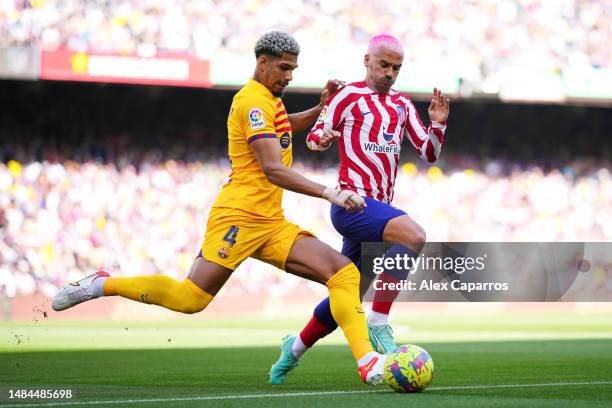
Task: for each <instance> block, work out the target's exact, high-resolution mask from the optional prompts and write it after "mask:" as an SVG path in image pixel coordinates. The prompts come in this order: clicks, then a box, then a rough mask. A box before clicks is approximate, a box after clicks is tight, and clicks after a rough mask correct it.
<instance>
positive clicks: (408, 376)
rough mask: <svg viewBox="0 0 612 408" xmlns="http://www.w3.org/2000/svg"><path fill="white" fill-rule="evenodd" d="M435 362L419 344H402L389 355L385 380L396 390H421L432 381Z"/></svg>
mask: <svg viewBox="0 0 612 408" xmlns="http://www.w3.org/2000/svg"><path fill="white" fill-rule="evenodd" d="M433 376H434V363H433V360H432V359H431V356H430V355H429V354H428V353H427V351H425V350H423V349H422V348H421V347H419V346H415V345H413V344H407V345H404V346H400V347H398V348H397V350H395V352H393V353H391V354H390V355H389V356H388V357H387V361H386V362H385V380H386V382H387V384H389V387H391V388H392V389H393V390H394V391H396V392H420V391H423V390H424V389H425V388H427V386H428V385H429V384H430V383H431V380H433Z"/></svg>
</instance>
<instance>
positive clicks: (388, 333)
mask: <svg viewBox="0 0 612 408" xmlns="http://www.w3.org/2000/svg"><path fill="white" fill-rule="evenodd" d="M368 334H369V335H370V343H372V347H373V348H374V350H375V351H378V352H379V353H381V354H390V353H393V352H394V351H395V350H396V349H397V346H396V345H395V339H394V338H393V329H392V328H391V326H389V325H388V324H385V325H383V326H370V325H368Z"/></svg>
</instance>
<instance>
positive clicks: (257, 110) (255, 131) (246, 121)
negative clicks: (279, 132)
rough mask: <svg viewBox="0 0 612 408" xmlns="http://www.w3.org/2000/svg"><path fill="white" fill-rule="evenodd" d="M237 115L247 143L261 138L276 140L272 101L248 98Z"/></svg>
mask: <svg viewBox="0 0 612 408" xmlns="http://www.w3.org/2000/svg"><path fill="white" fill-rule="evenodd" d="M237 113H238V115H239V118H240V123H241V125H242V129H243V131H244V134H245V136H246V139H247V142H248V143H251V142H253V141H255V140H257V139H262V138H274V139H275V138H276V129H275V128H274V103H273V101H270V100H266V99H265V98H257V97H250V98H247V99H245V100H244V101H243V102H242V103H241V106H240V107H239V112H237Z"/></svg>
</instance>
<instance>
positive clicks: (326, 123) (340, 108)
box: [306, 87, 350, 151]
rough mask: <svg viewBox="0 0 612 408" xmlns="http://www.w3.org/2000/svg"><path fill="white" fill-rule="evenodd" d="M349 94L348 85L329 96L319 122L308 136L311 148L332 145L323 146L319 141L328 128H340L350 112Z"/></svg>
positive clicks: (320, 149)
mask: <svg viewBox="0 0 612 408" xmlns="http://www.w3.org/2000/svg"><path fill="white" fill-rule="evenodd" d="M349 95H350V93H349V89H348V87H343V88H341V89H339V90H338V91H336V93H335V94H333V95H332V96H331V97H330V98H329V100H328V101H327V103H326V104H325V106H324V107H323V110H321V113H320V114H319V118H318V119H317V122H316V123H315V125H314V126H313V128H312V129H311V130H310V132H309V133H308V136H307V137H306V145H307V146H308V148H309V149H310V150H318V151H323V150H327V149H328V148H329V147H330V146H331V144H330V145H329V146H327V147H323V146H321V145H320V143H319V141H320V139H321V136H323V133H324V132H325V131H326V130H338V128H339V126H340V124H341V123H342V121H343V120H344V118H345V117H346V113H347V112H348V109H347V103H348V102H349V98H348V96H349Z"/></svg>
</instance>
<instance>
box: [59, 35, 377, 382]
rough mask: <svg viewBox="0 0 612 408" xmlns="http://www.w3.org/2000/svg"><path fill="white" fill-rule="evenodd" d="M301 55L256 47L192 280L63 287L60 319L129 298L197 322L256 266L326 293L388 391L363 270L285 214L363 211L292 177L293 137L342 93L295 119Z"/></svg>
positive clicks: (93, 278)
mask: <svg viewBox="0 0 612 408" xmlns="http://www.w3.org/2000/svg"><path fill="white" fill-rule="evenodd" d="M299 52H300V49H299V46H298V43H297V42H296V41H295V39H294V38H293V37H291V36H290V35H289V34H287V33H284V32H279V31H272V32H269V33H267V34H264V35H263V36H262V37H261V38H260V39H259V40H258V41H257V43H256V45H255V58H256V61H257V64H256V67H255V72H254V75H253V78H252V79H251V80H250V81H249V82H248V83H247V84H246V85H245V86H244V87H243V88H242V89H241V90H240V91H238V93H237V94H236V95H235V96H234V99H233V101H232V106H231V108H230V112H229V116H228V120H227V130H228V141H229V143H228V146H229V147H228V149H229V156H230V159H231V162H232V173H231V174H230V180H229V181H228V182H227V183H226V184H225V185H224V186H223V188H222V189H221V192H220V193H219V195H218V197H217V199H216V201H215V203H214V204H213V207H212V209H211V211H210V215H209V218H208V224H207V227H206V234H205V237H204V243H203V244H202V249H201V251H200V253H199V256H197V257H196V259H195V260H194V262H193V264H192V267H191V270H190V271H189V274H188V276H187V278H186V279H184V280H183V281H180V282H179V281H177V280H174V279H172V278H170V277H168V276H165V275H162V274H158V275H150V276H136V277H125V278H124V277H111V276H109V274H108V273H106V272H103V271H100V272H97V273H95V274H93V275H90V276H88V277H86V278H84V279H81V280H80V281H78V282H74V283H69V284H67V285H65V286H64V287H63V288H62V289H61V290H60V291H59V292H58V293H57V294H56V295H55V297H54V299H53V305H52V306H53V309H54V310H58V311H59V310H64V309H67V308H69V307H73V306H75V305H77V304H79V303H82V302H84V301H87V300H90V299H94V298H97V297H100V296H121V297H124V298H126V299H131V300H135V301H138V302H142V303H147V304H155V305H159V306H163V307H165V308H167V309H171V310H175V311H177V312H183V313H195V312H199V311H201V310H203V309H204V308H206V306H208V304H209V303H210V302H211V301H212V300H213V297H214V296H215V295H216V294H217V293H218V292H219V290H220V289H221V288H222V287H223V285H224V284H225V282H226V281H227V280H228V279H229V277H230V276H231V274H232V272H233V271H234V270H235V269H236V268H237V267H238V266H239V265H240V264H241V263H242V262H243V261H244V260H245V259H246V258H248V257H253V258H255V259H259V260H261V261H264V262H267V263H269V264H271V265H274V266H276V267H278V268H280V269H283V270H286V271H287V272H289V273H293V274H295V275H298V276H302V277H305V278H308V279H310V280H313V281H316V282H319V283H322V284H325V285H326V286H327V288H328V291H329V299H330V302H329V303H330V311H331V312H330V313H332V314H333V316H334V319H335V321H337V322H338V324H339V325H340V326H341V327H342V330H343V332H344V334H345V336H346V339H347V342H348V343H349V346H350V348H351V351H352V352H353V357H354V358H355V360H356V361H357V367H358V372H359V374H360V376H361V380H362V381H363V382H365V383H366V384H371V385H377V384H380V383H382V382H384V374H383V367H384V358H383V356H382V355H381V354H379V353H377V352H375V351H374V350H373V348H372V346H371V344H370V341H369V339H368V331H367V327H366V320H365V315H364V312H363V309H362V307H361V299H360V296H359V282H360V274H359V270H358V269H357V267H356V266H355V265H354V264H353V263H352V262H351V261H350V260H349V259H348V258H347V257H346V256H343V255H341V254H340V253H338V252H336V251H334V250H333V249H332V248H331V247H329V246H328V245H326V244H324V243H323V242H321V241H319V240H318V239H317V238H316V237H314V236H313V235H312V234H311V233H310V232H308V231H306V230H303V229H301V228H300V227H298V226H297V225H295V224H293V223H291V222H289V221H287V220H286V219H285V216H284V214H283V209H282V205H281V204H282V198H283V189H287V190H291V191H294V192H297V193H301V194H306V195H310V196H314V197H320V198H324V199H326V200H328V201H330V202H332V203H334V204H336V205H338V206H341V207H343V208H345V209H346V210H347V211H357V212H358V211H361V210H363V208H364V200H363V198H362V197H361V196H359V195H358V194H357V193H355V192H353V191H348V190H341V189H334V188H328V187H325V186H323V185H321V184H318V183H315V182H313V181H311V180H309V179H307V178H305V177H304V176H302V175H301V174H299V173H298V172H296V171H295V170H292V169H291V163H292V160H293V156H292V131H302V130H306V129H307V128H308V127H309V126H310V125H311V124H312V123H313V122H314V121H315V119H316V118H317V116H318V115H319V113H320V112H321V110H322V108H323V103H324V102H325V101H326V100H327V95H328V94H331V93H333V91H334V90H335V89H337V86H336V85H335V84H334V81H330V82H328V84H327V86H326V89H325V90H323V92H322V94H321V102H322V103H321V106H316V107H313V108H312V109H309V110H307V111H304V112H300V113H294V114H287V111H286V110H285V107H284V105H283V101H282V99H281V98H280V97H281V96H282V93H283V91H284V89H285V87H286V86H287V85H288V84H289V82H290V81H291V80H292V78H293V70H295V69H296V68H297V58H298V54H299ZM313 254H317V256H316V257H313Z"/></svg>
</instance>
